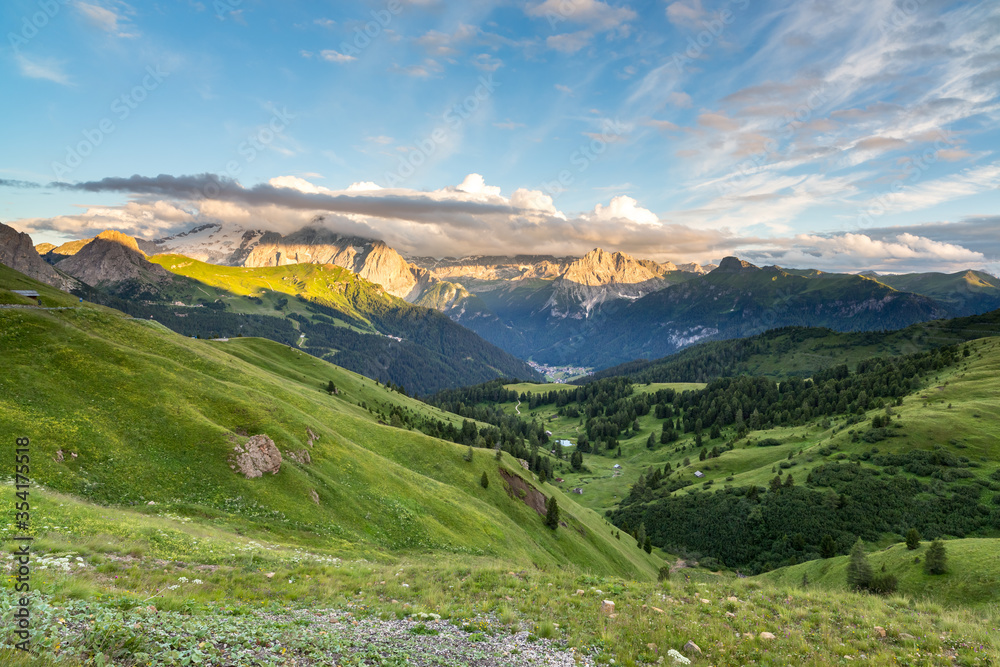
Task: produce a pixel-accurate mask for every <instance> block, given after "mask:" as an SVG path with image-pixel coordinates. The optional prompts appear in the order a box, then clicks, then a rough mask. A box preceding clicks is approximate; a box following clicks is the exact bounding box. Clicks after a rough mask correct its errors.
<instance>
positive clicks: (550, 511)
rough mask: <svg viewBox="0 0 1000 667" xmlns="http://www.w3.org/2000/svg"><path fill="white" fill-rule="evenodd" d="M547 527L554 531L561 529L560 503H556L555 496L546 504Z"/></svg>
mask: <svg viewBox="0 0 1000 667" xmlns="http://www.w3.org/2000/svg"><path fill="white" fill-rule="evenodd" d="M545 525H546V526H548V527H549V528H551V529H552V530H555V529H556V528H558V527H559V503H557V502H556V497H555V496H551V497H550V498H549V501H548V502H547V503H545Z"/></svg>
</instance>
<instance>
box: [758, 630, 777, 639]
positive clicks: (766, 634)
mask: <svg viewBox="0 0 1000 667" xmlns="http://www.w3.org/2000/svg"><path fill="white" fill-rule="evenodd" d="M760 638H761V639H774V635H772V634H771V633H770V632H762V633H760Z"/></svg>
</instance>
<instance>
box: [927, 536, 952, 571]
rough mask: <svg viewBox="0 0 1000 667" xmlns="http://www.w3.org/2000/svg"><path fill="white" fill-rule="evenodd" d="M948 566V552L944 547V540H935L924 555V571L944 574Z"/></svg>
mask: <svg viewBox="0 0 1000 667" xmlns="http://www.w3.org/2000/svg"><path fill="white" fill-rule="evenodd" d="M947 566H948V554H947V552H946V551H945V548H944V542H942V541H941V540H934V541H933V542H931V545H930V546H929V547H927V555H926V556H924V571H926V572H927V574H944V573H945V570H946V569H947Z"/></svg>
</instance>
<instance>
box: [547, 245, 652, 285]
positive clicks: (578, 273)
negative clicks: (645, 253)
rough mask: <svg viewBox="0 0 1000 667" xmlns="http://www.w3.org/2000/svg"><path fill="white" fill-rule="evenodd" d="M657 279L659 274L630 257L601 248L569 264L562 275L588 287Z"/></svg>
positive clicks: (565, 278)
mask: <svg viewBox="0 0 1000 667" xmlns="http://www.w3.org/2000/svg"><path fill="white" fill-rule="evenodd" d="M659 277H660V274H659V272H657V271H653V270H651V269H650V268H649V267H648V266H646V265H644V264H643V263H642V262H639V261H638V260H636V259H635V258H633V257H631V256H630V255H626V254H625V253H621V252H606V251H605V250H603V249H601V248H594V249H593V250H591V251H590V252H588V253H587V254H586V255H584V256H583V257H581V258H580V259H578V260H576V261H574V262H571V263H570V265H569V266H568V267H567V268H566V271H565V272H564V273H563V275H562V278H563V279H564V280H568V281H570V282H574V283H579V284H581V285H590V286H597V285H607V284H610V283H624V284H631V283H644V282H647V281H649V280H656V279H658V278H659Z"/></svg>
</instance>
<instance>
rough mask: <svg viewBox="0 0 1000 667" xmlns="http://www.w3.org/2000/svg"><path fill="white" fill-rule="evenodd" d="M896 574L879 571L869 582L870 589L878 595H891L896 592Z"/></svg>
mask: <svg viewBox="0 0 1000 667" xmlns="http://www.w3.org/2000/svg"><path fill="white" fill-rule="evenodd" d="M897 583H898V582H897V581H896V575H894V574H889V573H888V572H879V573H878V574H875V575H873V576H872V580H871V582H869V584H868V590H870V591H871V592H872V593H876V594H878V595H890V594H892V593H895V592H896V585H897Z"/></svg>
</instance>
